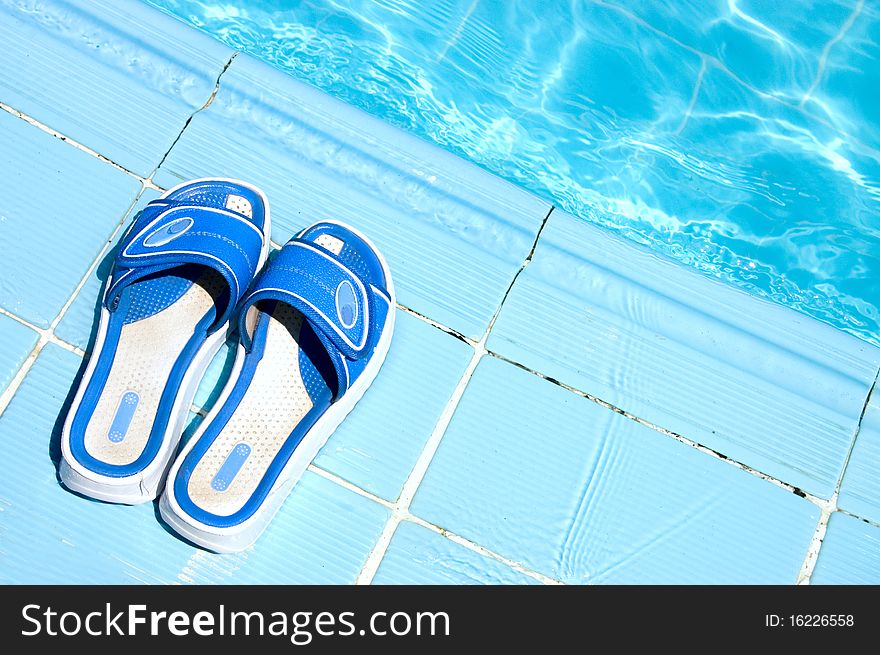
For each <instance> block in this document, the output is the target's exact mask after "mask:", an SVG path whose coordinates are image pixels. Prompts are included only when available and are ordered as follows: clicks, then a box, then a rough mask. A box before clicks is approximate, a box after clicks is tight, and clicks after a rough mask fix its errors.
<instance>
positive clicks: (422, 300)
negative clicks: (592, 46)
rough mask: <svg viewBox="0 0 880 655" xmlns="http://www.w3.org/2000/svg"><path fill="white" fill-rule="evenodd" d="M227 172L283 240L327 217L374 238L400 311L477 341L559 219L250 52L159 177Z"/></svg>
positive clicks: (166, 181)
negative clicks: (541, 235)
mask: <svg viewBox="0 0 880 655" xmlns="http://www.w3.org/2000/svg"><path fill="white" fill-rule="evenodd" d="M205 153H210V156H207V157H206V155H205ZM218 171H219V172H222V173H223V174H224V175H228V176H232V177H237V178H241V179H246V180H249V181H251V182H253V183H256V184H258V185H259V186H261V187H262V188H263V189H264V191H266V193H267V194H268V196H269V199H270V203H271V208H272V224H273V237H274V239H275V240H276V241H277V242H280V243H283V242H285V241H286V240H287V239H289V238H290V237H291V236H292V235H293V234H294V233H295V232H297V231H298V230H300V229H302V228H303V227H305V226H307V225H309V224H311V223H313V222H315V221H316V220H319V219H325V218H333V219H339V220H342V221H345V222H348V223H351V224H352V225H354V226H355V227H357V228H358V229H360V230H362V231H364V232H365V233H366V234H367V235H368V236H369V237H370V239H371V240H373V241H374V242H375V243H376V244H377V246H378V247H379V249H380V250H381V251H382V252H383V253H384V255H385V256H386V257H387V259H388V261H389V264H390V266H391V270H392V273H393V276H394V282H395V286H396V288H397V292H398V299H399V301H400V302H401V303H403V304H404V305H407V306H409V307H412V308H413V309H415V310H417V311H419V312H420V313H422V314H425V315H427V316H430V317H431V318H433V319H435V320H437V321H439V322H441V323H443V324H445V325H448V326H450V327H452V328H454V329H456V330H458V331H460V332H462V333H464V334H466V335H468V336H471V337H479V336H481V334H482V333H483V332H484V331H485V329H486V327H487V325H488V323H489V320H490V318H491V316H492V314H493V313H494V311H495V310H496V309H497V307H498V306H499V305H500V303H501V300H502V298H503V296H504V293H505V291H506V290H507V287H508V285H509V284H510V281H511V280H512V279H513V276H514V275H515V273H516V271H517V270H518V269H519V267H520V266H521V265H522V262H523V261H524V259H525V257H526V256H527V254H528V252H529V250H530V248H531V246H532V243H533V241H534V237H535V235H536V234H537V232H538V229H539V227H540V225H541V223H542V221H543V219H544V217H545V216H546V214H547V212H548V210H549V204H548V203H546V202H544V201H543V200H540V199H538V198H536V197H535V196H532V195H531V194H529V193H527V192H525V191H522V190H521V189H518V188H516V187H514V186H513V185H511V184H509V183H507V182H504V181H501V180H499V179H498V178H496V177H494V176H492V175H490V174H488V173H486V172H484V171H482V170H481V169H479V168H478V167H476V166H474V165H472V164H468V163H466V162H465V161H463V160H461V159H459V158H457V157H455V156H453V155H451V154H449V153H446V152H443V151H441V150H439V149H437V148H435V147H433V146H431V145H429V144H427V143H425V142H423V141H421V140H420V139H418V138H416V137H414V136H412V135H409V134H406V133H404V132H402V131H400V130H398V129H396V128H393V127H391V126H389V125H387V124H386V123H383V122H381V121H379V120H377V119H374V118H372V117H369V116H367V115H366V114H364V113H363V112H361V111H360V110H358V109H355V108H353V107H350V106H348V105H345V104H343V103H341V102H339V101H337V100H335V99H333V98H331V97H330V96H328V95H325V94H324V93H322V92H320V91H318V90H316V89H314V88H312V87H310V86H308V85H306V84H304V83H302V82H299V81H297V80H295V79H293V78H291V77H289V76H287V75H285V74H283V73H281V72H279V71H277V70H275V69H273V68H272V67H270V66H268V65H267V64H264V63H262V62H259V61H257V60H255V59H252V58H251V57H249V56H246V55H241V56H239V57H237V58H236V59H235V61H233V63H232V65H231V66H230V67H229V69H228V70H227V71H226V73H225V74H224V75H223V79H222V83H221V85H220V91H219V93H218V94H217V97H216V98H215V99H214V102H213V103H212V104H211V106H210V107H208V108H207V109H205V110H204V111H201V112H199V113H198V114H197V115H196V116H195V117H194V118H193V120H192V122H191V123H190V125H189V127H188V128H187V129H186V131H185V132H184V133H183V136H182V137H181V139H180V141H178V142H177V144H176V145H175V146H174V148H173V149H172V150H171V153H170V154H169V156H168V158H167V159H166V160H165V162H164V163H163V165H162V167H161V168H160V169H159V171H158V173H157V175H156V177H155V179H156V182H157V184H159V185H161V186H164V187H169V186H171V185H173V184H176V183H178V182H180V181H181V180H184V179H189V178H193V177H199V176H203V175H208V174H217V173H218Z"/></svg>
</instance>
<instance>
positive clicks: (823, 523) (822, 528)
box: [797, 369, 880, 585]
mask: <svg viewBox="0 0 880 655" xmlns="http://www.w3.org/2000/svg"><path fill="white" fill-rule="evenodd" d="M878 377H880V369H878V370H877V373H875V374H874V382H872V383H871V388H870V389H868V393H867V395H866V396H865V402H864V403H863V404H862V411H861V413H860V414H859V421H858V423H857V424H856V429H855V430H854V431H853V437H852V440H851V441H850V444H849V449H848V450H847V452H846V457H845V458H844V460H843V467H842V468H841V470H840V475H839V476H838V478H837V484H836V485H834V493H833V494H831V498H830V499H829V500H828V502H827V503H826V505H825V507H823V508H822V513H821V514H820V516H819V522H818V523H817V524H816V530H815V531H814V532H813V538H812V539H811V540H810V545H809V546H808V547H807V553H806V555H805V556H804V561H803V563H802V564H801V568H800V572H799V573H798V577H797V584H799V585H808V584H810V581H811V579H812V577H813V571H815V570H816V564H817V563H818V561H819V553H820V551H821V550H822V544H823V543H824V542H825V534H826V533H827V532H828V521H830V520H831V515H832V514H833V513H834V512H836V511H838V507H837V500H838V498H840V487H841V485H842V484H843V477H844V476H845V475H846V469H847V467H848V466H849V460H850V458H851V457H852V454H853V450H854V449H855V447H856V442H857V441H858V439H859V434H860V433H861V431H862V421H864V419H865V412H867V411H868V405H869V404H870V402H871V397H872V396H873V395H874V389H875V388H876V386H877V379H878Z"/></svg>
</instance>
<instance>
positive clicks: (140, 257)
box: [108, 204, 263, 308]
mask: <svg viewBox="0 0 880 655" xmlns="http://www.w3.org/2000/svg"><path fill="white" fill-rule="evenodd" d="M147 210H152V211H150V212H148V211H147ZM157 214H158V215H157ZM262 247H263V234H262V233H261V232H260V229H259V228H258V227H257V226H256V225H254V224H253V223H251V222H250V221H249V220H247V218H245V217H243V216H239V215H237V214H234V213H233V212H230V211H227V210H225V209H220V208H214V207H202V206H189V205H177V206H173V207H171V208H167V207H165V206H163V205H159V204H157V205H156V206H154V207H153V206H148V208H147V209H146V210H144V212H143V213H142V215H141V217H140V218H139V219H138V221H137V223H135V225H133V226H132V229H131V230H130V232H129V233H128V234H127V235H126V237H125V240H124V241H123V243H122V245H121V247H120V250H119V254H118V255H117V258H116V270H115V271H114V276H113V277H114V280H113V283H112V286H111V287H110V289H109V290H108V297H111V296H112V295H113V294H115V293H116V292H118V291H119V290H120V289H121V287H122V286H125V284H127V281H129V280H134V279H137V278H139V277H141V275H139V274H136V273H138V272H140V273H145V272H146V271H147V270H150V271H154V270H155V271H160V270H164V269H167V268H171V267H173V266H178V265H181V264H200V265H203V266H208V267H210V268H213V269H215V270H216V271H218V272H219V273H220V274H221V275H222V276H223V277H224V279H226V281H227V282H228V283H229V287H230V291H231V294H232V298H231V302H230V308H231V306H232V305H234V304H235V303H236V302H237V301H238V300H239V299H240V298H241V296H242V295H244V293H245V291H246V290H247V287H248V285H249V284H250V281H251V279H253V276H254V275H255V274H256V272H257V266H258V265H259V261H260V252H261V250H262Z"/></svg>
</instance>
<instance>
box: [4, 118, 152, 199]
mask: <svg viewBox="0 0 880 655" xmlns="http://www.w3.org/2000/svg"><path fill="white" fill-rule="evenodd" d="M0 109H2V110H3V111H5V112H7V113H9V114H12V115H13V116H16V117H18V118H20V119H21V120H23V121H24V122H25V123H28V124H29V125H33V126H34V127H36V128H37V129H38V130H41V131H43V132H45V133H46V134H50V135H52V136H54V137H55V138H56V139H60V140H61V141H63V142H64V143H66V144H68V145H71V146H73V147H74V148H76V149H77V150H80V151H81V152H84V153H86V154H87V155H90V156H92V157H95V158H96V159H98V160H100V161H102V162H104V163H105V164H109V165H110V166H112V167H113V168H115V169H117V170H119V171H122V172H123V173H125V174H126V175H130V176H131V177H133V178H135V179H136V180H137V181H138V182H140V183H141V184H144V183H146V182H147V178H145V177H143V176H141V175H138V174H137V173H135V172H134V171H130V170H128V169H127V168H125V167H124V166H122V165H120V164H117V163H116V162H115V161H113V160H112V159H110V158H108V157H105V156H104V155H102V154H101V153H100V152H98V151H97V150H93V149H92V148H89V147H88V146H87V145H84V144H82V143H80V142H79V141H76V140H75V139H72V138H71V137H69V136H67V135H65V134H62V133H61V132H59V131H57V130H55V129H53V128H51V127H49V126H48V125H46V124H45V123H43V122H42V121H38V120H37V119H36V118H33V117H32V116H29V115H27V114H25V113H24V112H23V111H19V110H18V109H16V108H15V107H11V106H9V105H7V104H6V103H5V102H0Z"/></svg>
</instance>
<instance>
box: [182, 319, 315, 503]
mask: <svg viewBox="0 0 880 655" xmlns="http://www.w3.org/2000/svg"><path fill="white" fill-rule="evenodd" d="M302 322H303V317H302V314H300V313H299V312H298V311H296V310H295V309H293V308H292V307H290V306H288V305H285V304H283V303H278V304H277V305H276V306H275V308H274V309H273V310H272V313H271V315H270V318H269V321H268V326H267V333H266V345H265V350H264V352H263V357H262V359H261V360H260V361H259V363H258V364H257V366H256V370H255V372H254V376H253V379H252V380H251V381H250V383H249V385H248V388H247V391H246V392H245V394H244V397H243V398H242V399H241V401H240V403H239V404H238V406H237V407H236V408H235V411H234V412H233V414H232V416H231V417H230V419H229V421H228V422H227V423H226V425H225V426H224V427H223V429H222V430H221V432H220V433H219V434H218V435H217V437H216V438H215V439H214V441H213V443H212V444H211V446H210V447H209V448H208V450H207V451H206V452H205V453H204V455H202V457H201V459H200V460H199V462H198V463H197V464H196V466H195V468H194V469H193V472H192V474H191V476H190V479H189V485H188V487H187V493H188V494H189V497H190V499H191V500H192V502H193V503H195V504H196V505H197V506H198V507H200V508H201V509H203V510H205V511H207V512H210V513H212V514H214V515H216V516H230V515H231V514H234V513H235V512H237V511H239V510H240V509H242V507H244V504H245V503H246V502H247V500H248V499H249V498H250V497H251V495H253V493H254V491H255V490H256V488H257V485H258V484H259V483H260V481H261V480H262V479H263V476H264V475H265V473H266V470H267V469H268V468H269V465H270V464H271V463H272V460H274V459H275V457H276V456H277V455H278V452H279V450H281V447H282V446H283V445H284V443H285V442H286V441H287V438H288V437H289V436H290V434H291V433H292V432H293V430H294V428H295V427H296V426H297V424H298V423H299V422H300V421H301V420H302V419H303V417H304V416H305V415H306V413H308V411H309V410H310V409H311V408H312V406H313V403H312V399H311V397H310V396H309V393H308V391H307V390H306V385H305V383H304V382H303V377H302V373H301V371H300V365H299V343H298V341H299V334H300V329H301V327H302ZM239 444H247V446H248V447H250V449H251V451H250V455H249V456H248V457H247V459H246V460H245V461H244V464H243V465H242V466H241V469H239V471H238V473H237V474H236V475H235V477H234V478H233V480H232V481H231V483H229V485H228V486H227V487H226V488H224V489H223V490H222V491H219V490H217V489H215V488H214V487H213V486H212V484H211V483H212V482H213V481H214V478H215V477H216V476H217V473H218V472H219V471H220V468H221V467H222V466H223V464H224V462H225V461H226V459H227V458H228V457H229V454H230V453H231V452H232V450H233V449H234V448H235V447H236V446H238V445H239Z"/></svg>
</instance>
